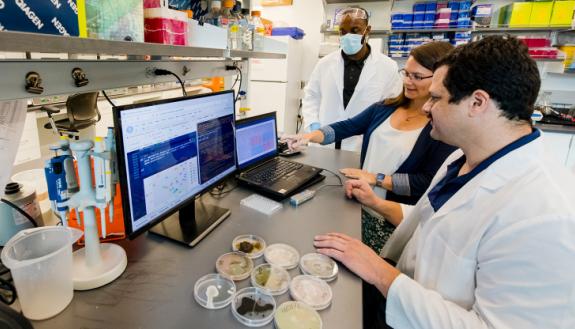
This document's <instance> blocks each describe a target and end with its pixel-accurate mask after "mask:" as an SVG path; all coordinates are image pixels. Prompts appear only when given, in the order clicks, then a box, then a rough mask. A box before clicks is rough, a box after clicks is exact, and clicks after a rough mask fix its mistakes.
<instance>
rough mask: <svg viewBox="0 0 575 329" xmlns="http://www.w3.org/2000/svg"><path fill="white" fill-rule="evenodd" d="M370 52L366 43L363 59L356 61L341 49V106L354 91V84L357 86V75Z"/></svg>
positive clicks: (345, 104)
mask: <svg viewBox="0 0 575 329" xmlns="http://www.w3.org/2000/svg"><path fill="white" fill-rule="evenodd" d="M369 54H371V47H370V46H369V44H368V45H367V54H366V55H365V57H364V58H363V59H360V60H358V61H356V60H353V59H351V58H349V56H348V55H346V54H345V53H344V52H343V50H342V51H341V57H343V65H344V69H343V108H344V109H345V108H346V107H347V104H348V103H349V101H350V99H351V96H353V92H354V91H355V86H357V82H358V81H359V77H360V75H361V71H362V70H363V66H364V64H365V60H366V59H367V58H368V57H369Z"/></svg>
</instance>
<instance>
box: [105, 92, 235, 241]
mask: <svg viewBox="0 0 575 329" xmlns="http://www.w3.org/2000/svg"><path fill="white" fill-rule="evenodd" d="M114 120H115V124H116V131H117V144H118V145H117V146H118V160H119V161H118V164H119V172H120V178H121V183H122V192H123V199H122V200H123V209H124V217H125V219H126V220H125V222H126V229H127V233H128V235H129V236H131V237H132V236H134V235H137V234H138V233H140V232H143V231H145V230H146V229H148V228H149V227H151V226H153V225H155V224H157V223H158V222H160V221H161V220H162V219H164V218H166V217H167V216H169V215H171V214H173V213H174V212H176V211H177V210H179V207H181V206H183V205H184V204H186V203H189V202H190V200H193V199H194V197H195V196H196V195H197V194H199V193H201V192H203V191H204V190H206V189H207V188H209V187H211V186H212V185H214V184H215V183H216V182H218V181H219V180H221V179H223V178H224V177H226V176H227V175H229V174H231V173H233V172H234V171H235V170H236V159H235V153H234V150H235V138H234V123H235V121H234V93H233V91H226V92H221V93H214V94H207V95H198V96H192V97H184V98H177V99H172V100H164V101H156V102H150V103H143V104H137V105H128V106H124V107H119V108H115V109H114ZM190 220H193V219H190Z"/></svg>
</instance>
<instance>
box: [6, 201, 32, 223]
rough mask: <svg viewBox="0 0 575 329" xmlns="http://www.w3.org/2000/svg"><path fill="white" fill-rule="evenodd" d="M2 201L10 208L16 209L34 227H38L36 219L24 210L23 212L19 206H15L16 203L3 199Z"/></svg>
mask: <svg viewBox="0 0 575 329" xmlns="http://www.w3.org/2000/svg"><path fill="white" fill-rule="evenodd" d="M0 201H2V202H4V203H5V204H7V205H9V206H10V207H12V208H14V209H15V210H16V211H18V212H19V213H20V214H21V215H22V216H24V217H26V218H27V219H28V220H29V221H30V222H31V223H32V225H33V226H34V227H38V223H36V221H35V220H34V218H32V216H30V215H29V214H28V213H27V212H25V211H24V210H22V208H20V207H18V206H17V205H15V204H14V203H12V202H10V201H8V200H6V199H4V198H2V199H0Z"/></svg>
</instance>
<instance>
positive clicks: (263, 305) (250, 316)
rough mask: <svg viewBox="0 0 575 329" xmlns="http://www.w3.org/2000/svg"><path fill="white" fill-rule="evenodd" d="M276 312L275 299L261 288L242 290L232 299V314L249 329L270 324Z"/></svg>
mask: <svg viewBox="0 0 575 329" xmlns="http://www.w3.org/2000/svg"><path fill="white" fill-rule="evenodd" d="M275 310H276V301H275V299H274V297H273V296H272V295H270V294H268V293H267V292H265V291H264V290H262V289H260V288H256V287H247V288H244V289H241V290H239V291H238V292H237V293H236V294H235V295H234V298H233V299H232V314H233V315H234V317H235V318H236V319H237V320H238V321H239V322H240V323H242V324H244V325H246V326H248V327H261V326H265V325H266V324H268V323H270V322H271V321H272V320H273V318H274V313H275Z"/></svg>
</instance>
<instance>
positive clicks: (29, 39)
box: [0, 32, 285, 58]
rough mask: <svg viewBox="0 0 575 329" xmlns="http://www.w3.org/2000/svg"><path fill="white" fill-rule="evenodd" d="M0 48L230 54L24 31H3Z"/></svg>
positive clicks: (276, 55)
mask: <svg viewBox="0 0 575 329" xmlns="http://www.w3.org/2000/svg"><path fill="white" fill-rule="evenodd" d="M0 51H10V52H39V53H68V54H106V55H133V56H161V57H214V58H226V57H230V56H226V50H224V49H215V48H201V47H186V46H172V45H161V44H155V43H144V42H127V41H111V40H98V39H84V38H77V37H63V36H57V35H45V34H36V33H24V32H0ZM238 54H241V55H242V57H243V58H250V57H258V58H285V52H284V53H281V52H249V51H246V52H241V53H238Z"/></svg>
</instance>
